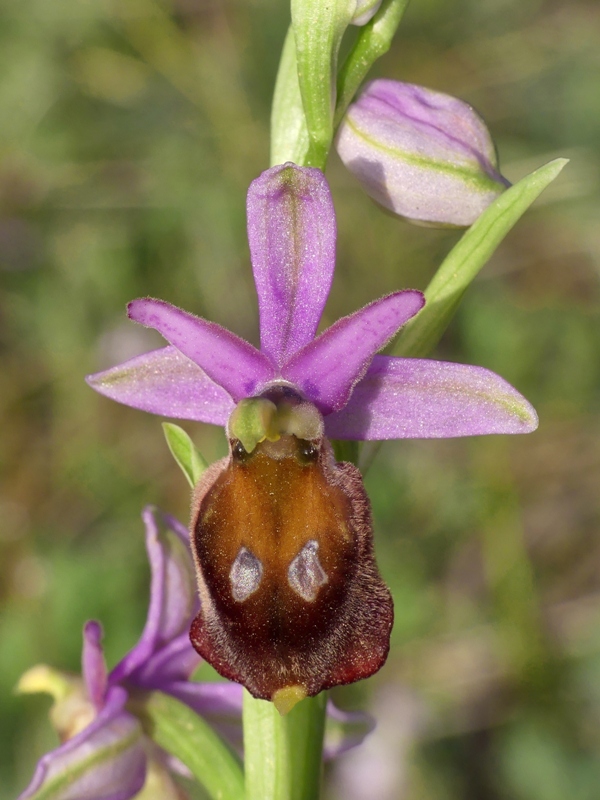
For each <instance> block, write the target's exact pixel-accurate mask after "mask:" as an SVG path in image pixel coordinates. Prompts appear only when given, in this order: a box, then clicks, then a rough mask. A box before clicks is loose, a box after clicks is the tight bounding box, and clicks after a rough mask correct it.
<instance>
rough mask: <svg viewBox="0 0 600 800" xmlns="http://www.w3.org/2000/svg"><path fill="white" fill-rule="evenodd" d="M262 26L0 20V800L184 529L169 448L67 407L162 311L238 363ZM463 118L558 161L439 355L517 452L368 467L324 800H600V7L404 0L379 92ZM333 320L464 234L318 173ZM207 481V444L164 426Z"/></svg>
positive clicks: (268, 30)
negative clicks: (496, 398)
mask: <svg viewBox="0 0 600 800" xmlns="http://www.w3.org/2000/svg"><path fill="white" fill-rule="evenodd" d="M286 5H287V4H286V3H285V2H283V0H162V2H160V1H159V0H157V1H156V2H154V0H121V2H114V3H113V2H109V1H108V0H106V1H103V0H52V1H51V2H48V0H4V2H3V4H2V6H1V7H0V120H1V124H0V262H1V270H0V281H1V284H0V352H1V355H2V365H1V368H0V424H1V438H0V466H1V470H2V489H1V494H0V559H1V561H0V566H1V571H2V583H1V588H0V740H1V742H2V746H1V748H0V759H1V761H0V798H2V800H5V799H6V800H9V798H13V797H14V796H15V795H16V793H17V792H18V791H19V790H20V789H21V788H23V787H24V786H25V785H26V783H27V782H28V780H29V778H30V776H31V772H32V769H33V767H34V764H35V761H36V759H37V757H38V756H39V755H41V754H42V753H43V752H44V751H46V750H47V749H49V748H50V747H53V746H55V744H56V740H55V738H54V734H53V732H52V731H51V728H50V726H49V723H48V721H47V710H48V707H49V700H48V698H45V697H41V696H40V697H38V696H35V697H34V696H28V697H17V696H15V695H14V694H13V687H14V685H15V683H16V681H17V680H18V677H19V675H20V674H21V673H22V672H23V671H24V670H25V669H27V668H28V667H29V666H31V665H33V664H35V663H38V662H40V661H43V662H48V663H50V664H52V665H55V666H57V667H61V668H65V669H71V670H74V671H77V670H78V669H79V657H80V647H81V628H82V625H83V623H84V621H85V620H87V619H88V618H90V617H95V618H98V619H100V620H102V622H103V624H104V626H105V632H106V638H105V643H106V651H107V656H108V660H109V663H110V664H113V663H114V662H115V661H116V660H117V659H118V658H119V657H120V656H121V655H122V654H123V653H124V652H125V650H126V648H128V647H129V646H131V645H132V644H133V643H134V642H135V641H136V639H137V637H138V635H139V632H140V630H141V626H142V623H143V620H144V618H145V608H146V598H147V587H148V568H147V563H146V557H145V552H144V547H143V537H142V525H141V520H140V516H139V515H140V510H141V508H142V507H143V505H144V504H146V503H156V504H158V505H160V506H162V507H163V508H164V509H166V510H168V511H170V512H172V513H174V514H175V515H177V516H178V517H180V518H181V519H183V520H186V518H187V514H188V502H189V497H188V489H187V485H186V483H185V480H184V478H183V476H182V475H181V474H180V473H179V471H178V469H177V467H176V466H175V464H174V463H173V462H172V460H171V458H170V456H169V454H168V451H167V448H166V445H165V443H164V440H163V438H162V433H161V429H160V425H159V420H158V419H156V418H154V417H152V416H150V415H146V414H144V413H142V412H137V411H134V410H132V409H128V408H125V407H121V406H118V405H117V404H114V403H111V402H110V401H108V400H106V399H104V398H102V397H100V396H99V395H96V394H95V393H94V392H93V391H91V390H90V389H88V388H87V386H86V385H85V383H84V382H83V376H84V375H85V374H86V373H88V372H93V371H96V370H98V369H101V368H104V367H107V366H110V365H113V364H116V363H119V362H120V361H122V360H124V359H125V358H127V357H129V356H131V355H134V354H137V353H139V352H143V351H145V350H148V349H150V348H152V347H153V346H156V345H158V344H159V343H160V337H158V336H155V335H153V334H152V332H149V331H147V330H145V329H141V328H139V327H137V326H135V325H134V324H133V323H129V322H128V321H127V320H126V317H125V313H124V309H125V303H126V302H127V301H128V300H129V299H131V298H134V297H136V296H139V295H146V294H149V295H154V296H158V297H162V298H164V299H166V300H169V301H171V302H172V303H175V304H178V305H182V306H184V307H185V308H187V309H189V310H191V311H193V312H195V313H198V314H201V315H203V316H206V317H208V318H210V319H213V320H216V321H218V322H220V323H221V324H224V325H226V326H228V327H231V328H232V329H234V330H235V331H236V332H237V333H239V334H241V335H242V336H245V337H247V338H248V339H250V340H251V341H254V342H256V341H257V331H258V328H257V311H256V301H255V295H254V288H253V284H252V278H251V273H250V269H249V257H248V250H247V243H246V234H245V210H244V204H245V193H246V189H247V186H248V184H249V182H250V181H251V180H252V179H253V178H254V177H256V175H257V174H258V173H259V172H260V171H261V170H263V169H265V168H266V167H267V166H268V117H269V106H270V98H271V93H272V87H273V81H274V77H275V72H276V68H277V62H278V57H279V51H280V48H281V44H282V41H283V36H284V33H285V30H286V27H287V24H288V15H289V11H288V8H287V7H286ZM374 74H376V75H385V76H388V77H394V78H398V79H403V80H408V81H412V82H415V83H421V84H424V85H427V86H430V87H432V88H435V89H439V90H443V91H447V92H449V93H452V94H455V95H458V96H460V97H462V98H463V99H465V100H468V101H469V102H471V103H472V104H473V105H474V106H475V107H476V108H477V109H478V110H479V111H480V112H481V113H482V115H483V116H484V118H485V119H486V120H487V122H488V124H489V126H490V128H491V130H492V132H493V135H494V136H495V138H496V140H497V143H498V149H499V152H500V158H501V165H502V168H503V172H504V174H505V175H506V176H507V177H508V178H509V179H511V180H517V179H519V178H520V177H522V176H523V175H524V174H526V173H527V172H529V171H531V170H532V169H533V168H535V167H536V166H539V165H541V164H542V163H544V162H545V161H547V160H549V159H550V158H552V157H555V156H558V155H561V156H568V157H570V158H571V163H570V164H569V165H568V167H567V168H566V169H565V170H564V172H563V174H562V175H561V176H560V177H559V179H558V180H557V181H556V183H555V185H553V186H551V187H550V189H548V190H547V191H546V192H545V194H544V195H543V197H542V198H541V199H540V200H539V201H538V202H537V203H536V205H535V206H534V208H533V209H532V210H531V211H530V212H529V213H528V214H527V215H526V217H525V219H524V220H522V221H521V223H520V224H519V225H518V226H517V228H516V229H515V230H514V231H513V232H512V233H511V234H510V235H509V237H508V238H507V239H506V241H505V242H504V243H503V245H502V246H501V248H500V249H499V251H498V252H497V254H496V255H495V256H494V258H493V259H492V261H491V262H490V264H489V265H488V266H487V267H486V269H485V270H484V271H483V273H482V274H481V276H480V277H479V278H478V280H477V281H476V283H475V284H474V285H473V287H472V288H471V290H470V291H469V292H468V295H467V297H466V299H465V301H464V303H463V305H462V307H461V309H460V312H459V314H458V316H457V318H456V319H455V321H454V322H453V324H452V326H451V328H450V329H449V331H448V333H447V335H446V336H445V338H444V340H443V342H442V343H441V345H440V347H439V348H438V351H437V355H438V356H439V357H443V358H447V359H449V360H454V361H464V362H467V363H474V364H480V365H483V366H486V367H489V368H491V369H493V370H495V371H497V372H499V373H500V374H502V375H503V376H504V377H505V378H507V379H508V380H509V381H510V382H511V383H513V384H514V385H515V386H516V387H518V388H519V389H520V390H521V391H522V392H523V393H524V394H525V395H526V396H527V397H528V398H529V399H530V400H531V401H532V402H533V403H534V405H535V406H536V408H537V409H538V411H539V415H540V419H541V423H540V428H539V430H538V431H537V432H536V433H535V434H532V435H530V436H526V437H514V438H510V437H497V438H494V437H490V438H475V439H469V440H449V441H440V442H433V441H428V442H394V443H389V444H386V445H385V447H384V448H383V449H382V451H381V453H380V455H379V458H378V460H377V461H376V462H375V464H374V466H373V468H372V469H371V471H370V472H369V474H368V477H367V488H368V490H369V493H370V495H371V497H372V500H373V506H374V516H375V524H376V543H377V551H378V558H379V563H380V566H381V570H382V572H383V574H384V577H385V578H386V580H387V582H388V583H389V584H390V586H391V587H392V589H393V593H394V596H395V601H396V614H397V621H396V625H395V628H394V633H393V651H392V654H391V656H390V658H389V661H388V663H387V664H386V666H385V667H384V668H383V669H382V671H381V672H380V673H379V675H377V676H376V677H375V678H374V679H372V680H370V681H368V682H365V683H363V684H360V685H357V686H355V687H348V688H344V689H340V690H339V691H338V692H336V693H335V695H336V697H337V700H338V702H339V704H340V705H343V706H345V707H368V708H371V710H372V711H373V713H375V715H376V716H377V717H378V719H379V728H378V731H377V732H376V733H375V734H374V735H373V736H372V737H371V739H370V740H369V741H368V743H366V744H365V745H364V747H363V748H362V750H361V751H356V752H355V753H354V754H353V755H352V756H350V757H346V758H345V759H341V760H340V762H339V763H338V764H337V765H335V766H331V767H329V768H328V789H327V797H328V798H330V800H367V798H368V800H372V799H373V798H375V799H376V800H396V799H397V798H400V799H401V800H404V799H406V800H418V799H420V798H426V799H427V800H505V799H506V800H509V799H511V800H512V799H513V798H514V799H516V800H520V799H521V798H523V800H525V798H526V799H527V800H564V798H565V797H568V798H570V800H584V799H585V800H587V799H588V798H589V800H597V798H598V797H599V796H600V789H599V788H598V787H599V786H600V628H599V623H600V536H599V521H600V507H599V500H598V496H599V493H600V492H599V488H600V486H599V484H600V403H599V399H600V331H599V321H600V320H599V309H600V302H599V299H600V291H599V278H600V221H599V210H600V148H599V142H600V5H599V4H598V3H597V0H572V2H569V3H566V2H560V1H559V0H412V4H411V6H410V7H409V10H408V12H407V14H406V16H405V20H404V22H403V24H402V26H401V27H400V30H399V32H398V35H397V38H396V41H395V44H394V47H393V49H392V51H391V52H390V53H389V54H388V55H387V56H386V57H385V58H384V59H382V60H381V62H379V63H378V64H377V66H376V69H375V71H374ZM328 177H329V179H330V182H331V185H332V190H333V195H334V201H335V204H336V209H337V213H338V225H339V244H338V253H339V255H338V269H337V274H336V278H335V282H334V286H333V291H332V295H331V298H330V301H329V304H328V307H327V309H326V313H325V318H324V324H330V323H331V322H332V321H333V320H335V319H336V318H337V317H338V316H340V315H342V314H346V313H349V312H350V311H352V310H354V309H355V308H357V307H359V306H360V305H363V304H365V303H366V302H368V301H370V300H372V299H374V298H375V297H378V296H379V295H381V294H384V293H386V292H389V291H392V290H395V289H398V288H402V287H417V288H423V287H424V286H425V285H426V283H427V281H428V279H429V277H430V276H431V275H432V273H433V271H434V270H435V268H436V266H437V265H438V264H439V262H440V260H441V259H442V258H443V256H444V254H445V253H447V251H448V250H449V248H450V247H451V246H452V244H453V243H454V242H455V241H456V240H457V238H458V236H459V234H458V233H457V232H452V231H433V230H429V229H424V228H417V227H411V226H409V225H407V224H406V223H404V222H402V221H400V220H397V219H394V218H393V217H391V216H388V215H385V214H383V213H381V211H380V210H379V209H377V208H376V207H375V206H374V205H373V204H371V202H370V201H369V200H368V198H367V197H366V196H365V195H364V194H363V193H362V192H361V190H360V189H359V187H358V186H357V184H356V183H355V182H354V179H352V178H351V176H350V175H349V174H348V173H346V172H345V171H344V169H343V167H342V166H341V165H340V163H339V161H338V160H337V158H336V157H335V156H333V157H332V159H331V163H330V166H329V168H328ZM186 428H187V430H188V431H189V432H190V434H191V435H192V436H193V437H194V439H195V441H196V442H197V444H198V445H199V447H200V448H201V449H202V451H203V452H204V453H205V455H206V456H207V457H208V458H209V459H214V458H216V457H218V456H220V455H221V454H223V452H224V449H225V443H224V438H223V435H222V431H220V430H216V429H212V428H211V427H209V426H202V425H199V424H198V425H194V424H186Z"/></svg>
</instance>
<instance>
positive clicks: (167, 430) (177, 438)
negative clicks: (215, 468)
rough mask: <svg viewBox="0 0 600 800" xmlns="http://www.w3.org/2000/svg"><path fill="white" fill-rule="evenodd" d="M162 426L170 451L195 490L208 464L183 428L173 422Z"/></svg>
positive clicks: (164, 423)
mask: <svg viewBox="0 0 600 800" xmlns="http://www.w3.org/2000/svg"><path fill="white" fill-rule="evenodd" d="M162 426H163V431H164V434H165V439H166V440H167V444H168V445H169V450H170V451H171V454H172V456H173V458H174V459H175V461H176V462H177V463H178V464H179V466H180V467H181V470H182V472H183V474H184V475H185V477H186V478H187V479H188V482H189V484H190V486H191V487H192V489H193V488H194V486H195V485H196V484H197V483H198V481H199V480H200V477H201V476H202V473H203V472H204V470H205V469H207V468H208V464H207V463H206V461H205V459H204V458H203V456H202V455H201V454H200V452H199V450H198V449H197V448H196V445H195V444H194V443H193V442H192V440H191V439H190V437H189V436H188V435H187V433H186V432H185V431H184V430H183V428H180V427H179V425H174V424H173V423H172V422H163V424H162Z"/></svg>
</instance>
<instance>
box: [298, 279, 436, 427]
mask: <svg viewBox="0 0 600 800" xmlns="http://www.w3.org/2000/svg"><path fill="white" fill-rule="evenodd" d="M424 302H425V300H424V298H423V295H422V294H421V292H417V291H413V290H407V291H403V292H396V293H394V294H390V295H388V296H387V297H382V298H380V299H379V300H376V301H375V302H374V303H370V304H369V305H368V306H365V308H362V309H361V310H360V311H356V312H355V313H354V314H351V315H350V316H348V317H343V318H342V319H340V320H338V321H337V322H336V323H335V324H334V325H332V326H331V327H330V328H328V329H327V330H326V331H325V332H324V333H322V334H321V335H320V336H319V337H318V338H316V339H315V340H314V341H312V342H311V343H310V344H308V345H307V346H306V347H304V348H303V349H302V350H300V352H298V353H297V354H296V355H295V356H294V357H293V358H292V359H291V360H290V361H289V362H288V363H287V364H286V365H285V367H284V368H283V370H282V375H283V377H284V378H286V379H287V380H289V381H292V383H295V384H296V385H297V386H299V387H300V388H301V389H302V390H303V391H304V392H305V393H306V395H307V397H309V399H310V400H312V401H313V403H315V404H316V405H317V406H318V407H319V409H320V410H321V411H322V412H323V414H329V413H331V412H332V411H339V409H341V408H343V407H344V405H345V404H346V403H347V402H348V398H349V396H350V393H351V391H352V388H353V387H354V385H355V384H356V383H357V382H358V381H359V380H360V379H361V378H362V377H363V375H364V374H365V372H366V370H367V367H368V366H369V364H370V363H371V360H372V358H373V356H374V355H375V353H376V352H377V351H378V350H381V348H382V347H384V346H385V345H386V344H387V343H388V342H389V340H390V339H391V338H392V336H393V335H394V334H395V333H396V331H397V330H398V329H399V328H400V327H402V325H404V323H405V322H407V321H408V320H409V319H410V318H411V317H413V316H414V315H415V314H416V313H417V311H419V310H420V309H421V308H422V307H423V304H424Z"/></svg>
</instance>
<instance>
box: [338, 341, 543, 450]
mask: <svg viewBox="0 0 600 800" xmlns="http://www.w3.org/2000/svg"><path fill="white" fill-rule="evenodd" d="M537 424H538V420H537V415H536V413H535V411H534V409H533V408H532V407H531V405H530V404H529V403H528V402H527V400H525V398H524V397H523V396H522V395H520V394H519V392H517V391H516V389H513V387H512V386H511V385H510V384H509V383H507V382H506V381H505V380H503V378H500V377H499V376H498V375H496V374H495V373H493V372H491V371H490V370H487V369H484V368H483V367H471V366H466V365H464V364H450V363H447V362H443V361H429V360H421V359H410V358H389V357H386V356H376V357H375V358H374V359H373V363H372V364H371V366H370V368H369V370H368V372H367V374H366V375H365V377H364V378H363V380H362V381H360V383H358V384H357V385H356V386H355V388H354V391H353V393H352V397H351V398H350V401H349V403H348V404H347V405H346V407H345V408H344V409H342V410H341V411H339V412H338V413H336V414H331V415H330V416H328V417H326V418H325V431H326V434H327V436H329V437H331V438H336V439H432V438H437V437H443V438H446V437H451V436H476V435H480V434H488V433H529V432H530V431H533V430H535V429H536V428H537Z"/></svg>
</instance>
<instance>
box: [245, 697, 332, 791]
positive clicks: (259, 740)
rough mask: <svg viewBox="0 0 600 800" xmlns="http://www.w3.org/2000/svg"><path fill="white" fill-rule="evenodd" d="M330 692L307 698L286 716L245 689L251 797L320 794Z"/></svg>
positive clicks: (247, 778) (247, 758)
mask: <svg viewBox="0 0 600 800" xmlns="http://www.w3.org/2000/svg"><path fill="white" fill-rule="evenodd" d="M326 704H327V696H326V693H325V692H321V694H319V695H317V696H316V697H307V698H306V699H305V700H301V701H300V702H299V703H298V704H297V705H296V706H295V707H294V708H293V709H292V710H291V711H290V712H289V714H286V715H285V716H281V714H280V713H279V712H278V711H277V709H276V708H275V706H274V705H273V703H269V702H268V701H266V700H256V699H255V698H254V697H252V696H251V695H250V694H249V693H248V692H247V691H246V690H244V757H245V769H246V800H316V798H318V797H319V787H320V783H321V771H322V748H323V732H324V727H325V710H326Z"/></svg>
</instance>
